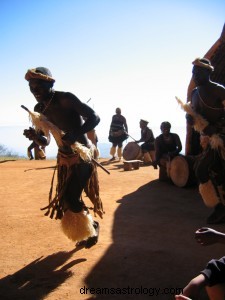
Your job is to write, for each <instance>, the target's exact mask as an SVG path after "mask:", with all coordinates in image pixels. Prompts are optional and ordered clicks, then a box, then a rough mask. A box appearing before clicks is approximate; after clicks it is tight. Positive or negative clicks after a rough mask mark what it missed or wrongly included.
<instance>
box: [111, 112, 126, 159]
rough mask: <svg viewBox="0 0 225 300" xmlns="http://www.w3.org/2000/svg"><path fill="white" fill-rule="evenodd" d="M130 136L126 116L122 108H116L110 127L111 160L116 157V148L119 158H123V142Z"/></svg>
mask: <svg viewBox="0 0 225 300" xmlns="http://www.w3.org/2000/svg"><path fill="white" fill-rule="evenodd" d="M127 138H128V126H127V121H126V118H125V117H124V116H123V115H122V114H121V109H120V108H119V107H117V108H116V114H115V115H113V117H112V121H111V124H110V129H109V141H110V142H111V143H112V147H111V148H110V155H111V156H112V158H111V159H110V160H111V161H113V160H115V159H116V150H117V156H118V158H119V160H121V159H122V153H123V142H124V141H125V140H126V139H127Z"/></svg>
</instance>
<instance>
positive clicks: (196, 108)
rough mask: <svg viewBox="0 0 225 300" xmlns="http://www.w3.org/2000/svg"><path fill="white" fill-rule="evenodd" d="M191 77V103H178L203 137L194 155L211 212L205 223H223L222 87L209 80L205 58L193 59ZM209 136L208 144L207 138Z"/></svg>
mask: <svg viewBox="0 0 225 300" xmlns="http://www.w3.org/2000/svg"><path fill="white" fill-rule="evenodd" d="M193 65H194V67H193V70H192V74H193V80H194V82H195V84H196V88H194V89H193V91H192V94H191V103H187V104H183V103H182V102H181V101H180V100H179V99H178V102H179V103H180V104H181V106H182V108H183V109H184V110H185V111H186V112H187V121H188V123H189V124H192V125H193V127H194V129H195V130H196V131H197V132H199V134H200V135H201V139H202V140H204V142H203V143H201V144H204V146H203V151H202V152H201V153H200V155H199V156H198V157H197V160H196V165H195V173H196V177H197V179H198V181H199V192H200V194H201V196H202V198H203V201H204V202H205V204H206V206H208V207H213V208H214V212H213V213H212V215H210V216H209V217H208V218H207V223H208V224H217V223H224V222H225V181H224V172H225V167H224V166H225V164H224V163H225V161H224V160H225V147H224V141H225V114H224V107H225V87H224V86H222V85H220V84H218V83H215V82H213V81H211V80H210V74H211V73H212V72H213V70H214V67H213V66H212V65H211V62H210V61H209V60H208V59H206V58H197V59H196V60H194V62H193ZM205 137H208V143H206V142H205V141H206V138H205Z"/></svg>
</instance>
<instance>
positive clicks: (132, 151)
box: [123, 142, 142, 160]
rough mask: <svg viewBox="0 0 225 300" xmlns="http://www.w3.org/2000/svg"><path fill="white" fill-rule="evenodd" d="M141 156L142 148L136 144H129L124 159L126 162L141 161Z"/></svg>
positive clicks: (125, 148) (124, 150) (124, 152)
mask: <svg viewBox="0 0 225 300" xmlns="http://www.w3.org/2000/svg"><path fill="white" fill-rule="evenodd" d="M141 156H142V153H141V147H140V146H139V145H138V144H137V143H135V142H129V143H128V144H127V145H126V146H125V147H124V149H123V158H124V159H125V160H134V159H140V158H141Z"/></svg>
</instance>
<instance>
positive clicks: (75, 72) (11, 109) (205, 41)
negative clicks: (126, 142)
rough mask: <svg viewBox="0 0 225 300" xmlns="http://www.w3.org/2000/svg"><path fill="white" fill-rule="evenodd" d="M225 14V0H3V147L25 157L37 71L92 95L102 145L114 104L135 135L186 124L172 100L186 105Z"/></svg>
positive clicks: (0, 132) (0, 11)
mask: <svg viewBox="0 0 225 300" xmlns="http://www.w3.org/2000/svg"><path fill="white" fill-rule="evenodd" d="M224 16H225V1H224V0H223V1H222V0H221V1H219V0H215V1H214V2H212V1H208V0H205V1H201V0H200V1H197V0H196V1H192V0H189V1H175V0H174V1H173V0H172V1H161V0H159V1H151V0H148V1H147V0H120V1H119V0H87V1H86V0H79V1H76V0H64V1H59V0H54V1H53V0H37V1H35V0H33V1H32V0H29V1H28V0H1V1H0V36H1V50H0V51H1V56H0V62H1V72H0V80H1V100H0V101H1V110H0V127H1V128H0V143H1V144H4V145H6V146H9V147H10V148H12V149H15V150H18V151H19V152H20V153H21V152H23V151H24V153H26V147H27V146H28V144H29V142H28V141H27V140H26V139H25V138H24V137H23V135H22V131H21V128H27V127H28V126H29V125H30V123H29V120H28V117H27V115H26V112H25V111H23V110H22V109H21V108H20V105H21V104H23V105H25V106H27V107H28V108H30V109H32V108H33V106H34V105H35V99H34V98H33V96H32V95H31V93H30V92H29V89H28V84H27V82H26V81H25V80H24V74H25V72H26V70H27V69H28V68H33V67H38V66H44V67H48V68H49V69H50V70H51V72H52V74H53V76H54V77H55V79H56V83H55V89H56V90H62V91H70V92H72V93H74V94H75V95H76V96H77V97H78V98H80V100H82V101H84V102H86V101H87V100H88V99H89V98H91V101H90V102H89V103H88V104H89V105H90V106H91V107H93V108H94V109H95V110H96V111H97V112H98V114H99V115H100V117H101V122H100V124H99V125H98V127H97V128H96V130H97V132H98V135H99V137H100V141H104V142H105V141H107V137H108V130H109V125H110V121H111V117H112V115H113V114H114V112H115V108H116V107H121V109H122V114H124V116H125V117H126V118H127V122H128V127H129V132H130V134H131V135H132V136H134V137H135V138H137V139H138V138H139V135H140V129H139V120H140V118H145V119H148V120H149V126H150V127H152V128H158V127H159V125H160V123H161V122H162V121H164V120H168V121H170V122H171V123H172V129H173V127H174V128H175V127H177V126H185V118H184V113H183V112H182V111H181V110H180V108H179V107H178V105H177V103H176V100H175V96H179V97H180V98H182V99H183V100H186V92H187V86H188V83H189V81H190V79H191V69H192V64H191V62H192V61H193V60H194V59H195V58H196V57H198V56H204V54H205V53H206V52H207V51H208V50H209V48H210V47H211V46H212V45H213V44H214V43H215V42H216V40H217V39H218V38H219V36H220V34H221V31H222V28H223V25H224V22H225V18H224ZM9 127H11V129H12V127H13V128H14V129H15V134H13V133H12V132H13V130H10V134H9V136H8V138H7V137H6V134H7V132H8V131H7V128H9ZM16 129H17V131H16ZM156 134H157V132H156Z"/></svg>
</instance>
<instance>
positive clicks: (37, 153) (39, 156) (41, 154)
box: [24, 127, 46, 160]
mask: <svg viewBox="0 0 225 300" xmlns="http://www.w3.org/2000/svg"><path fill="white" fill-rule="evenodd" d="M32 130H33V131H35V130H34V129H32V127H30V128H29V131H32ZM24 135H25V134H24ZM40 135H44V133H43V132H40ZM31 140H32V139H31ZM33 149H34V155H33V153H32V150H33ZM27 156H28V157H29V159H30V160H33V159H35V160H44V159H46V155H45V146H39V145H38V144H37V143H35V142H34V141H32V143H31V144H30V146H29V147H28V148H27Z"/></svg>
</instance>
